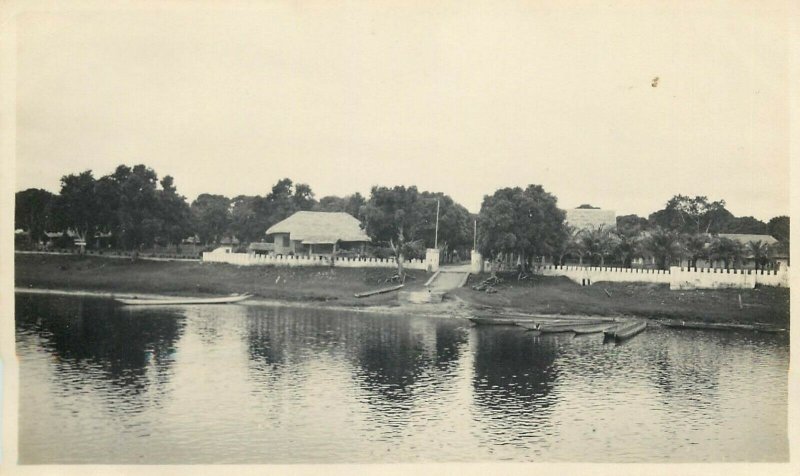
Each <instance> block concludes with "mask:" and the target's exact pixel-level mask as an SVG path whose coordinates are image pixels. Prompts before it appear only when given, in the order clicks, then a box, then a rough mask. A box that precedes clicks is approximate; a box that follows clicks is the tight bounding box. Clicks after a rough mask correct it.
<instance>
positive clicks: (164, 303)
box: [116, 294, 252, 306]
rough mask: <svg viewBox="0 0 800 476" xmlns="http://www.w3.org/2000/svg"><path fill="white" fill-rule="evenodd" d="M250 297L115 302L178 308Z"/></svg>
mask: <svg viewBox="0 0 800 476" xmlns="http://www.w3.org/2000/svg"><path fill="white" fill-rule="evenodd" d="M250 297H252V296H251V295H250V294H233V295H230V296H225V297H214V298H193V297H178V298H166V297H165V298H156V299H139V298H133V299H120V298H117V299H116V301H117V302H119V303H121V304H124V305H126V306H178V305H188V304H230V303H235V302H241V301H244V300H245V299H249V298H250Z"/></svg>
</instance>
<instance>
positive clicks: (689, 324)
mask: <svg viewBox="0 0 800 476" xmlns="http://www.w3.org/2000/svg"><path fill="white" fill-rule="evenodd" d="M659 322H660V323H661V325H663V326H666V327H672V328H677V329H700V330H717V331H740V330H746V331H756V332H786V329H783V328H780V327H777V326H773V325H770V324H761V323H753V324H737V323H733V322H702V321H694V322H693V321H679V320H674V319H665V320H661V321H659Z"/></svg>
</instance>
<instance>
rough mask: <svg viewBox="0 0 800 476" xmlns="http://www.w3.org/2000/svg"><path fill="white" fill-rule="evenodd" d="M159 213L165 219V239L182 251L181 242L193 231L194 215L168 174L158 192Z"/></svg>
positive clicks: (163, 234) (162, 231) (163, 230)
mask: <svg viewBox="0 0 800 476" xmlns="http://www.w3.org/2000/svg"><path fill="white" fill-rule="evenodd" d="M156 198H157V202H158V205H157V208H158V214H159V215H160V217H161V219H162V220H163V227H162V230H161V233H162V237H163V239H164V240H165V241H166V242H167V243H168V244H174V245H175V246H176V248H177V250H178V252H180V246H181V242H182V241H183V239H184V238H186V237H187V236H189V235H190V234H191V232H192V215H191V210H190V209H189V204H188V203H186V198H185V197H184V196H182V195H179V194H178V190H177V188H176V187H175V183H174V179H173V178H172V177H171V176H169V175H166V176H164V178H162V179H161V190H159V191H158V192H157V196H156Z"/></svg>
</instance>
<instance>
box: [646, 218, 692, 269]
mask: <svg viewBox="0 0 800 476" xmlns="http://www.w3.org/2000/svg"><path fill="white" fill-rule="evenodd" d="M643 247H644V249H645V250H647V252H649V253H650V254H651V255H653V256H654V257H655V258H656V262H657V263H658V265H659V267H660V268H661V269H664V270H666V269H669V266H670V264H672V262H673V261H674V260H675V259H679V258H680V257H681V256H683V255H684V254H685V251H684V248H683V244H682V243H681V235H680V234H679V233H678V232H677V231H672V230H665V229H662V228H657V229H655V230H653V231H652V232H650V234H649V235H648V236H647V237H646V238H645V239H644V242H643Z"/></svg>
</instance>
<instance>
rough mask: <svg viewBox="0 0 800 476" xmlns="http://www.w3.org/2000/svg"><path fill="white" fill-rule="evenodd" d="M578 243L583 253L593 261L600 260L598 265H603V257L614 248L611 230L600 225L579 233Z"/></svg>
mask: <svg viewBox="0 0 800 476" xmlns="http://www.w3.org/2000/svg"><path fill="white" fill-rule="evenodd" d="M580 244H581V248H582V249H583V251H584V253H585V254H586V255H588V256H590V257H591V258H593V261H595V262H596V261H597V259H599V260H600V266H605V258H606V256H608V255H610V254H611V252H612V251H613V249H614V244H615V240H614V236H613V235H612V234H611V232H610V231H609V230H608V229H607V228H604V227H603V226H602V225H600V226H599V227H597V228H592V229H587V230H584V231H583V233H581V236H580Z"/></svg>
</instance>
